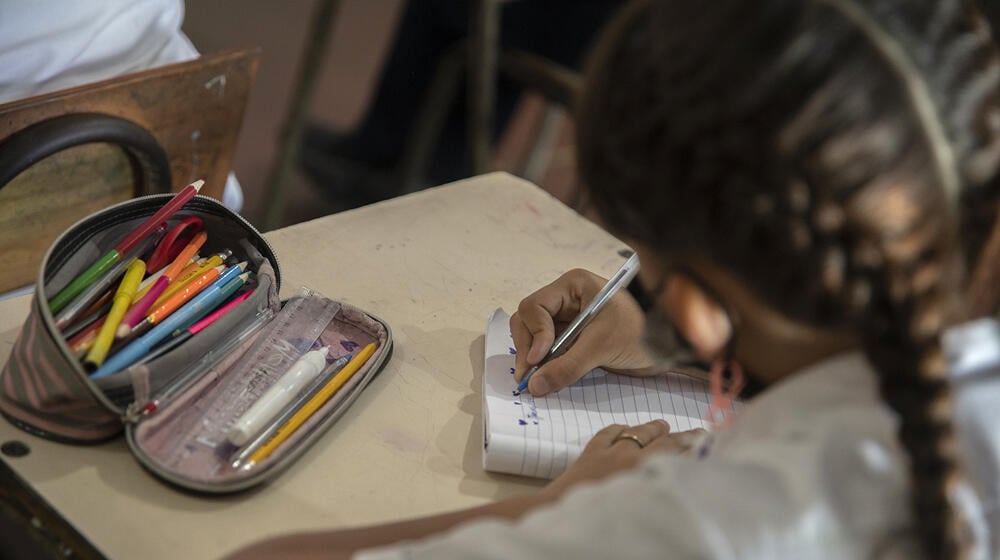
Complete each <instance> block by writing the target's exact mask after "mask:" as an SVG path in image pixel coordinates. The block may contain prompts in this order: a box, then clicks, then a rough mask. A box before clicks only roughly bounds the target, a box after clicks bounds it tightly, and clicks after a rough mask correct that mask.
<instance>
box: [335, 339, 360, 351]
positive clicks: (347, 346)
mask: <svg viewBox="0 0 1000 560" xmlns="http://www.w3.org/2000/svg"><path fill="white" fill-rule="evenodd" d="M340 345H341V346H343V347H344V350H347V351H348V352H354V351H355V350H357V349H358V348H361V345H360V344H358V343H357V342H354V341H353V340H341V341H340Z"/></svg>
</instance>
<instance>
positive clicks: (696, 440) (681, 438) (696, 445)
mask: <svg viewBox="0 0 1000 560" xmlns="http://www.w3.org/2000/svg"><path fill="white" fill-rule="evenodd" d="M708 437H709V433H708V432H707V431H705V430H703V429H701V428H698V429H695V430H688V431H684V432H675V433H672V434H668V435H666V436H665V437H660V438H657V439H656V440H655V441H653V442H652V443H650V444H649V445H648V446H646V451H647V452H650V453H656V452H659V451H669V452H671V453H690V452H692V451H696V450H698V449H701V447H702V446H703V445H704V443H705V440H706V439H708Z"/></svg>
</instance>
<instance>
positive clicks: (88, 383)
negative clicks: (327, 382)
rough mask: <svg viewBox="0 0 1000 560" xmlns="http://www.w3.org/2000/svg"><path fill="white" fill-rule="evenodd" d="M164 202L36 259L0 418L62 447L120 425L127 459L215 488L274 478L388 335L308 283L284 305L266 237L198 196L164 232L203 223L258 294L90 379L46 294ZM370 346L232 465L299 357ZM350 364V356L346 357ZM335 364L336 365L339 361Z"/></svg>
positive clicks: (1, 392)
mask: <svg viewBox="0 0 1000 560" xmlns="http://www.w3.org/2000/svg"><path fill="white" fill-rule="evenodd" d="M170 197H171V195H151V196H146V197H141V198H136V199H132V200H129V201H126V202H122V203H119V204H117V205H115V206H112V207H110V208H107V209H105V210H103V211H100V212H97V213H95V214H92V215H90V216H88V217H87V218H84V219H83V220H81V221H80V222H78V223H76V224H75V225H73V226H72V227H70V228H69V229H68V230H67V231H65V232H64V233H63V234H62V235H61V236H60V237H59V238H58V239H57V240H56V241H55V243H54V244H53V245H52V246H51V247H50V248H49V250H48V252H47V253H46V255H45V257H44V259H43V260H42V264H41V268H40V272H39V276H38V280H37V282H36V286H35V295H34V298H33V300H32V302H31V311H30V314H29V316H28V318H27V320H26V321H25V323H24V326H23V327H22V329H21V332H20V334H19V336H18V339H17V342H16V343H15V345H14V347H13V349H12V352H11V355H10V358H9V360H8V362H7V364H6V365H5V366H4V369H3V371H2V373H0V412H2V413H3V415H4V416H5V417H6V418H7V419H8V420H9V421H11V422H12V423H13V424H15V425H16V426H18V427H20V428H22V429H24V430H26V431H28V432H31V433H33V434H36V435H39V436H42V437H46V438H49V439H54V440H58V441H61V442H65V443H95V442H100V441H105V440H107V439H109V438H112V437H115V436H117V435H119V434H121V433H122V432H123V431H124V434H125V438H126V440H127V443H128V446H129V448H130V450H131V452H132V454H133V455H134V456H135V457H136V459H137V460H138V461H139V463H140V464H141V465H142V466H143V467H145V468H146V469H148V470H149V471H150V472H152V473H154V474H155V475H156V476H158V477H160V478H161V479H163V480H166V481H168V482H170V483H172V484H175V485H177V486H179V487H181V488H184V489H188V490H195V491H201V492H209V493H226V492H233V491H238V490H242V489H245V488H249V487H251V486H254V485H257V484H259V483H262V482H265V481H267V480H270V479H271V478H273V477H274V476H276V475H278V474H279V473H280V472H282V471H283V470H284V469H285V468H287V467H289V466H290V465H291V464H292V463H293V462H294V461H295V460H296V459H298V458H299V457H300V456H301V455H302V454H303V453H305V452H306V450H307V449H308V448H309V446H310V445H312V444H313V443H315V442H316V441H317V440H318V439H319V438H320V437H321V436H322V434H323V433H324V432H325V431H326V430H327V429H328V428H329V427H330V426H331V425H332V424H333V423H334V422H335V421H336V420H337V419H338V418H340V416H342V415H343V414H344V412H345V411H346V410H347V408H348V407H349V406H350V405H351V404H352V403H353V402H354V401H355V400H356V399H357V397H358V396H359V394H360V393H361V391H362V390H363V389H364V388H365V386H367V384H368V383H369V382H370V381H371V379H372V378H373V377H374V376H375V375H376V374H377V373H378V372H379V371H380V370H381V369H382V367H384V365H385V364H386V363H387V362H388V360H389V357H390V355H391V352H392V332H391V330H390V328H389V326H388V325H387V324H386V323H385V322H384V321H382V320H381V319H379V318H377V317H374V316H372V315H370V314H368V313H366V312H365V311H363V310H361V309H358V308H356V307H353V306H350V305H348V304H346V303H341V302H337V301H334V300H331V299H328V298H326V297H324V296H322V295H320V294H317V293H315V292H312V291H310V290H308V289H301V290H300V291H299V293H298V294H297V295H296V296H294V297H291V298H289V299H288V300H286V301H281V300H280V299H279V297H278V289H279V283H280V279H281V276H280V269H279V265H278V259H277V256H276V255H275V253H274V250H273V249H272V248H271V247H270V245H269V244H268V243H267V241H266V240H265V239H264V238H263V237H262V236H261V234H260V233H259V232H258V231H257V230H256V229H255V228H254V227H253V226H251V225H250V224H249V223H248V222H247V221H246V220H245V219H243V218H242V217H241V216H240V215H239V214H236V213H235V212H233V211H231V210H229V209H228V208H226V207H225V206H223V205H222V204H220V203H219V202H218V201H216V200H214V199H211V198H207V197H202V196H196V197H195V198H194V199H192V200H191V201H189V202H188V203H187V204H186V205H185V206H184V207H183V208H181V210H179V211H178V212H177V213H176V214H175V215H174V216H172V217H171V219H170V220H169V221H168V225H171V224H175V223H178V222H180V221H181V220H183V219H185V218H188V217H191V216H198V217H200V218H201V220H202V223H203V228H204V231H205V232H206V233H207V235H208V241H207V242H206V244H205V245H204V246H203V248H202V250H203V252H216V251H221V250H222V249H228V250H230V251H232V253H233V255H232V259H233V260H235V261H247V262H248V263H249V264H248V270H250V271H252V273H253V275H252V278H253V281H254V282H255V286H254V290H253V293H252V294H250V295H249V297H247V298H246V299H245V300H244V301H242V302H241V303H239V305H237V306H236V307H235V308H233V309H232V311H230V312H229V313H226V314H225V315H224V316H223V317H222V318H221V319H219V320H218V321H215V322H213V323H212V324H211V325H210V326H208V327H207V328H205V329H204V330H202V331H201V332H199V333H198V334H197V335H195V336H192V337H191V338H190V339H188V340H187V341H185V342H184V343H183V344H181V345H179V346H177V347H176V348H174V349H173V350H170V351H169V352H167V353H164V354H162V355H160V356H159V357H157V358H155V359H152V360H150V361H147V362H145V363H140V364H135V365H132V366H130V367H128V368H127V369H124V370H122V371H119V372H117V373H114V374H112V375H110V376H107V377H102V378H100V379H93V378H91V377H90V376H89V375H88V374H87V372H86V371H85V370H84V368H83V367H82V364H81V362H80V361H79V359H78V358H77V357H76V356H74V354H73V352H72V351H71V350H70V348H69V346H68V345H67V343H66V340H65V339H64V336H63V333H62V332H60V331H59V329H57V328H56V326H55V322H54V319H53V314H52V313H51V312H50V310H49V306H48V303H47V301H48V297H51V296H52V295H53V294H55V293H56V292H57V291H58V290H60V289H61V288H62V287H63V286H65V285H66V284H67V283H69V282H70V281H71V280H72V279H73V278H75V277H76V276H77V275H78V274H79V273H80V272H82V271H83V270H84V269H85V268H87V267H88V266H89V265H90V263H92V262H94V260H95V259H97V258H98V257H99V256H101V255H102V254H104V253H105V252H106V251H107V250H108V249H109V248H110V247H112V246H113V245H114V244H115V243H116V242H117V241H118V240H119V239H121V238H122V237H123V236H125V235H126V234H127V233H128V232H129V231H131V230H132V229H134V228H135V227H136V226H137V225H138V224H140V223H141V222H142V221H143V220H145V219H146V218H148V217H149V216H151V215H153V213H154V212H156V210H158V209H159V208H161V207H162V206H163V205H164V204H165V203H166V202H167V201H168V200H170ZM368 344H375V345H376V346H375V351H374V354H372V355H371V357H370V358H368V360H367V361H366V362H364V365H362V366H361V367H360V369H358V370H357V372H356V373H354V374H353V375H351V376H350V378H349V380H348V381H347V382H346V383H344V384H343V385H342V386H341V387H340V388H339V389H338V390H337V391H336V393H334V394H333V396H332V397H330V398H329V399H328V400H326V401H324V402H323V404H322V405H321V406H320V407H319V408H318V409H317V410H316V411H315V412H314V413H312V414H311V415H310V416H309V417H308V419H307V420H306V421H305V422H304V423H302V424H301V425H300V426H298V428H297V429H296V430H295V431H294V432H293V433H292V434H291V436H289V437H287V439H284V440H283V441H282V442H281V444H280V445H278V446H277V447H276V448H275V449H274V451H273V452H272V453H270V455H269V456H267V457H266V458H265V459H263V460H261V461H259V462H257V463H256V464H252V465H251V466H249V467H248V466H247V465H246V464H242V465H239V464H236V465H234V462H233V457H234V456H236V454H237V453H238V452H239V449H238V448H235V447H234V446H233V445H232V444H231V443H230V442H229V441H227V440H226V430H227V429H228V427H230V426H231V425H232V424H233V422H234V421H235V420H236V419H238V418H239V417H240V416H241V415H242V414H243V413H244V412H246V410H247V409H248V408H249V407H250V406H251V405H252V404H253V402H254V401H255V400H256V399H257V398H258V397H259V396H260V395H261V394H262V393H263V392H264V391H266V390H267V389H268V388H269V387H270V386H271V385H273V384H274V383H275V381H276V380H277V379H278V378H279V377H280V376H281V374H282V373H283V370H284V369H287V367H288V366H289V365H290V364H292V363H294V362H295V361H296V360H297V359H298V357H301V355H303V354H304V353H305V352H306V351H308V350H310V349H315V348H317V347H319V346H323V347H327V348H328V349H329V356H328V357H327V360H328V362H327V363H330V362H331V361H333V360H336V359H337V358H341V357H345V356H347V357H349V355H350V354H351V353H355V354H357V352H358V349H359V348H362V347H364V346H366V345H368ZM347 357H345V358H344V359H345V360H346V359H347ZM342 362H343V360H342V361H341V363H342Z"/></svg>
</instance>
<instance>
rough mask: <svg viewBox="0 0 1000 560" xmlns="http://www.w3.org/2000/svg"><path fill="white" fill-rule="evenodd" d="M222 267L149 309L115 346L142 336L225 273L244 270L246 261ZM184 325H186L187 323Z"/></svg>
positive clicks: (230, 274)
mask: <svg viewBox="0 0 1000 560" xmlns="http://www.w3.org/2000/svg"><path fill="white" fill-rule="evenodd" d="M223 268H224V267H223V266H218V267H216V268H214V269H212V271H210V272H209V273H207V276H206V277H205V278H204V279H203V280H204V281H203V282H201V283H199V284H198V285H191V286H189V287H188V289H184V290H181V291H180V292H177V293H176V294H174V299H172V300H168V301H166V302H164V303H163V304H162V305H161V306H160V307H158V308H156V309H153V310H152V311H150V312H149V314H148V315H146V317H145V318H143V320H142V321H140V322H139V323H138V324H137V325H135V327H133V328H131V329H129V332H128V334H126V335H125V336H124V337H123V338H119V340H118V341H116V343H115V347H116V348H121V347H122V346H123V345H125V344H128V343H129V342H131V341H133V340H135V339H137V338H139V337H141V336H143V335H144V334H146V333H147V332H149V331H150V330H151V329H152V328H153V327H155V326H156V325H157V324H159V323H161V322H163V320H164V319H165V318H167V317H169V316H170V315H171V314H172V313H174V312H175V311H176V310H177V309H179V308H180V307H181V306H182V305H184V304H185V302H187V301H188V300H190V299H191V298H192V297H195V296H197V294H198V293H200V292H201V291H202V290H203V289H205V288H206V287H207V286H210V285H212V284H213V283H214V282H216V281H218V280H217V279H221V278H222V277H223V276H227V275H228V277H230V278H232V277H233V275H234V274H239V273H241V272H243V271H245V270H246V268H247V261H243V262H241V263H239V264H237V265H234V266H231V267H229V268H226V269H225V270H222V269H223ZM220 273H221V274H220ZM122 326H124V325H122ZM184 326H185V327H187V326H188V325H184ZM121 332H122V331H121V327H119V330H118V334H121Z"/></svg>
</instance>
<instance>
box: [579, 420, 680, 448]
mask: <svg viewBox="0 0 1000 560" xmlns="http://www.w3.org/2000/svg"><path fill="white" fill-rule="evenodd" d="M669 433H670V424H669V423H667V421H666V420H663V419H656V420H653V421H652V422H646V423H645V424H639V425H638V426H625V425H622V424H612V425H610V426H608V427H606V428H604V429H602V430H601V431H599V432H597V433H596V434H594V437H592V438H591V439H590V442H589V443H588V444H587V447H590V446H597V447H610V446H612V445H615V446H617V445H631V446H633V447H635V448H636V449H640V448H642V447H649V446H650V445H651V444H653V443H654V442H656V441H658V440H659V439H661V438H662V437H663V436H666V435H668V434H669ZM623 435H629V436H635V438H637V439H638V441H636V440H635V439H632V438H630V437H622V436H623ZM640 443H642V445H641V446H640V445H639V444H640Z"/></svg>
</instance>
